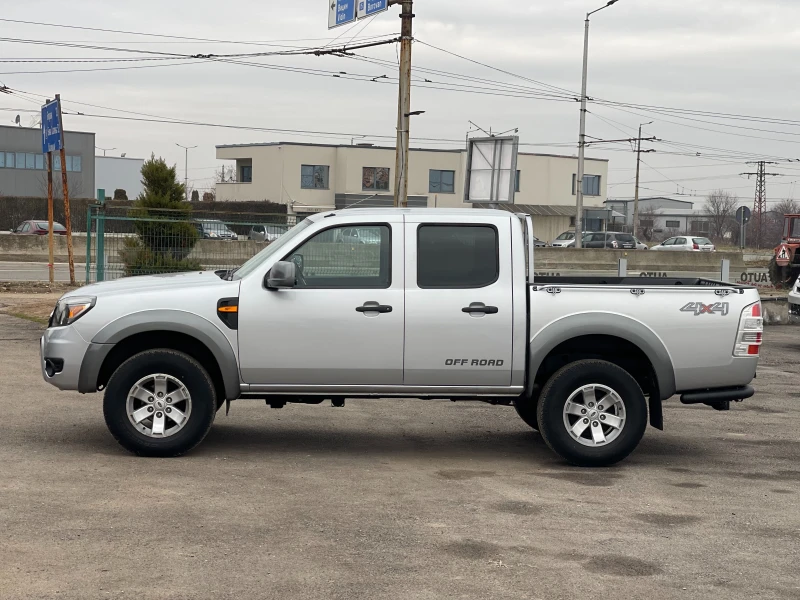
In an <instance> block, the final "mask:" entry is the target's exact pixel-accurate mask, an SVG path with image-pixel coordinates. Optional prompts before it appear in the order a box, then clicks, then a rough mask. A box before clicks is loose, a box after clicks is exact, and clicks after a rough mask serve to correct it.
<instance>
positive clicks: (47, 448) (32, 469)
mask: <svg viewBox="0 0 800 600" xmlns="http://www.w3.org/2000/svg"><path fill="white" fill-rule="evenodd" d="M39 333H40V328H39V326H37V325H35V324H33V323H29V322H26V321H21V320H18V319H14V318H12V317H10V316H6V315H0V365H2V367H0V412H1V413H2V415H3V418H2V420H0V523H2V536H0V556H2V557H3V560H2V561H1V562H0V582H2V584H1V585H0V598H13V599H27V598H30V599H34V598H35V599H41V598H75V599H81V600H85V599H93V598H137V599H138V598H143V599H144V598H147V599H149V598H159V599H160V598H169V599H183V598H186V599H190V598H191V599H205V598H209V599H211V598H214V599H217V598H236V599H237V600H242V599H249V598H276V599H278V598H280V599H281V600H285V599H287V598H298V599H304V600H305V599H321V600H322V599H324V600H331V599H340V598H341V599H361V598H363V599H369V600H375V599H384V598H385V599H392V600H396V599H402V598H419V599H433V598H448V599H450V598H509V599H514V600H519V599H523V598H541V599H547V600H552V599H559V598H581V599H584V598H589V597H608V598H647V599H648V600H658V599H662V598H682V599H683V598H696V599H708V598H724V599H737V600H739V599H741V598H759V599H769V598H798V597H800V580H799V578H798V567H797V565H798V561H800V464H799V463H798V460H799V459H800V443H798V427H797V424H798V417H799V416H800V404H799V403H800V373H798V371H800V370H799V369H798V366H797V363H798V358H800V337H799V335H798V334H800V330H798V329H796V328H794V329H793V328H788V327H775V328H770V329H768V331H767V334H766V340H767V341H766V345H765V347H764V359H763V361H762V367H761V368H760V370H759V378H758V380H757V381H756V387H757V389H758V394H757V395H756V397H755V398H753V399H751V400H749V401H746V402H745V403H743V404H738V405H736V406H735V407H734V408H733V410H731V411H730V412H728V413H717V412H715V411H713V410H711V409H708V408H705V407H684V406H682V405H681V404H680V403H678V402H677V401H676V400H673V401H670V403H669V405H668V407H667V409H666V427H667V430H666V431H665V432H659V431H656V430H653V429H649V430H648V432H647V434H646V435H645V439H644V441H643V442H642V445H641V446H640V448H639V450H638V451H637V452H636V453H635V454H634V455H633V456H632V457H631V458H630V459H628V460H627V461H626V462H625V463H623V464H622V465H620V466H618V467H615V468H612V469H604V470H583V469H576V468H571V467H568V466H567V465H565V464H564V463H563V462H561V461H559V460H558V459H556V458H555V457H554V456H553V455H552V454H551V453H550V452H549V451H548V450H547V448H546V447H545V445H544V443H543V442H542V440H541V439H540V437H539V436H538V434H536V433H535V432H533V431H531V430H529V429H527V428H526V426H525V425H524V424H523V423H522V422H521V421H520V420H519V419H518V418H517V417H516V414H515V413H514V410H513V409H512V408H508V407H490V406H487V405H483V404H477V403H463V404H452V403H449V402H442V401H428V402H424V401H415V400H383V401H348V402H347V406H346V407H345V408H341V409H339V408H336V409H334V408H331V407H328V406H316V407H307V406H298V407H291V406H290V407H287V408H285V409H282V410H272V409H267V408H266V407H265V406H264V405H263V404H260V403H257V402H249V403H246V402H242V403H240V404H237V403H234V405H233V407H232V410H231V415H230V416H228V417H225V416H224V413H223V414H220V415H219V416H218V419H217V422H216V424H215V426H214V428H213V429H212V431H211V433H210V434H209V437H208V438H207V439H206V441H205V442H204V443H203V444H202V445H201V446H200V447H199V448H198V449H197V450H196V451H194V452H193V453H191V454H190V455H189V456H186V457H183V458H180V459H171V460H160V459H159V460H156V459H139V458H135V457H133V456H130V455H128V454H126V453H125V452H124V451H123V450H122V449H121V448H120V447H118V446H117V444H116V443H115V442H114V440H113V439H112V438H111V437H110V435H109V434H108V433H107V432H106V429H105V425H104V423H103V417H102V411H101V398H100V396H80V395H78V394H73V393H64V392H58V391H57V390H56V389H55V388H52V387H50V386H48V385H47V384H45V383H44V382H43V381H42V380H41V374H40V369H39V365H38V346H37V339H38V336H39Z"/></svg>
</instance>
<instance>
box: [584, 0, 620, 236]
mask: <svg viewBox="0 0 800 600" xmlns="http://www.w3.org/2000/svg"><path fill="white" fill-rule="evenodd" d="M618 1H619V0H609V2H608V3H606V5H605V6H601V7H600V8H598V9H597V10H593V11H592V12H590V13H586V21H585V29H584V34H583V79H582V82H581V128H580V134H579V136H578V174H577V176H576V177H575V180H576V181H575V199H576V207H575V208H576V214H575V247H576V248H581V247H582V246H583V244H582V242H583V178H584V176H585V174H586V103H587V100H588V98H587V97H586V87H587V82H588V79H589V17H591V16H592V15H593V14H594V13H596V12H600V11H601V10H603V9H604V8H608V7H609V6H611V5H612V4H616V3H617V2H618Z"/></svg>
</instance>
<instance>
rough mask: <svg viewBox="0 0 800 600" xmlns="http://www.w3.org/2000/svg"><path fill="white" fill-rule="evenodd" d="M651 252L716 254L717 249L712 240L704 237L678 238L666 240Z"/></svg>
mask: <svg viewBox="0 0 800 600" xmlns="http://www.w3.org/2000/svg"><path fill="white" fill-rule="evenodd" d="M650 250H662V251H673V252H716V251H717V247H716V246H715V245H714V244H713V242H712V241H711V240H709V239H708V238H704V237H693V236H688V235H686V236H676V237H671V238H669V239H668V240H664V241H663V242H661V243H660V244H658V245H657V246H653V247H652V248H650Z"/></svg>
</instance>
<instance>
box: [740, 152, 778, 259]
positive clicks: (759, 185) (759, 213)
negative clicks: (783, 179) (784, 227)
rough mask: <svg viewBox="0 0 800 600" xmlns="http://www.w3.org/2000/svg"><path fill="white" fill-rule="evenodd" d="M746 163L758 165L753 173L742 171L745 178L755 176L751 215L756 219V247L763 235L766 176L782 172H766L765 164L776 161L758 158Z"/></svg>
mask: <svg viewBox="0 0 800 600" xmlns="http://www.w3.org/2000/svg"><path fill="white" fill-rule="evenodd" d="M747 164H748V165H758V171H757V172H755V173H742V175H747V178H748V179H750V177H752V176H755V177H756V199H755V203H754V205H753V216H754V217H755V219H756V231H755V235H756V248H761V242H762V241H763V236H764V213H765V212H767V177H780V176H781V175H782V173H767V172H766V170H767V165H777V164H778V163H776V162H770V161H766V160H759V161H753V162H748V163H747Z"/></svg>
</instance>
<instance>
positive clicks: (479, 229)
mask: <svg viewBox="0 0 800 600" xmlns="http://www.w3.org/2000/svg"><path fill="white" fill-rule="evenodd" d="M499 276H500V259H499V241H498V236H497V230H496V229H495V228H494V227H492V226H491V225H420V227H419V229H418V231H417V285H418V286H419V287H420V288H451V289H453V288H455V289H470V288H481V287H486V286H489V285H491V284H493V283H494V282H495V281H497V279H498V277H499Z"/></svg>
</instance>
